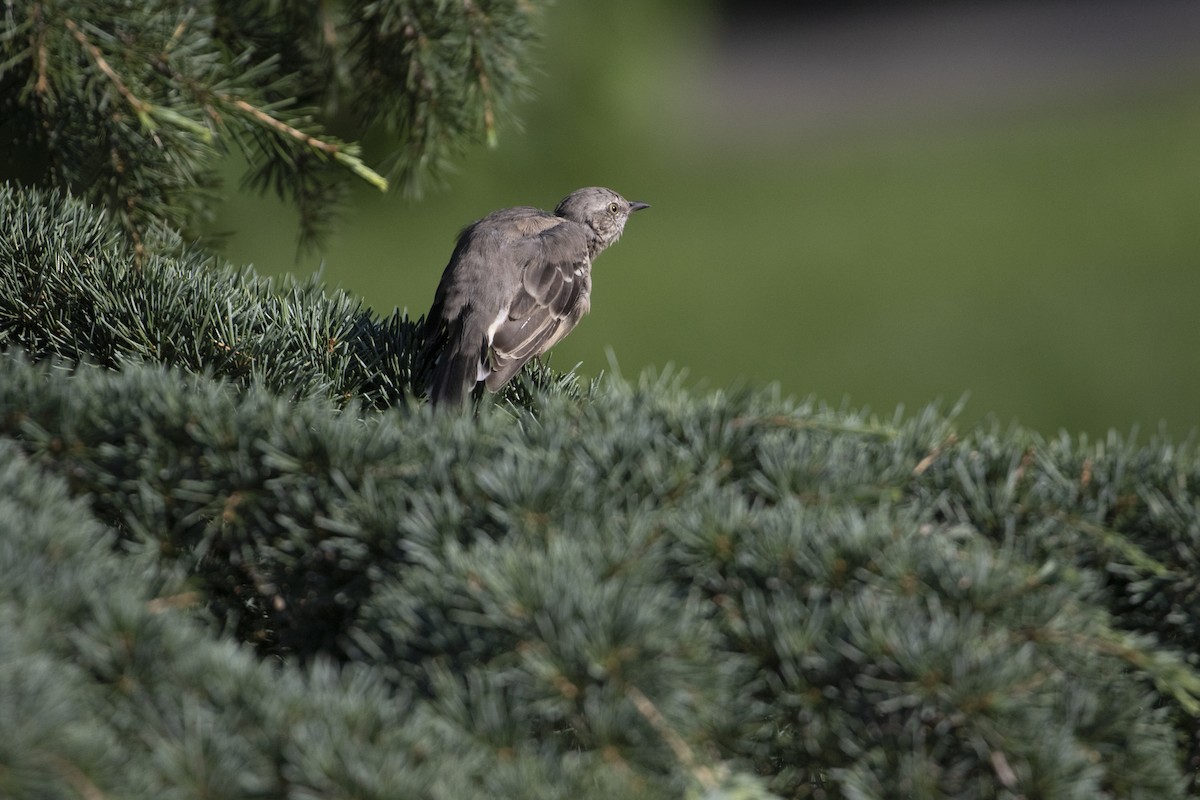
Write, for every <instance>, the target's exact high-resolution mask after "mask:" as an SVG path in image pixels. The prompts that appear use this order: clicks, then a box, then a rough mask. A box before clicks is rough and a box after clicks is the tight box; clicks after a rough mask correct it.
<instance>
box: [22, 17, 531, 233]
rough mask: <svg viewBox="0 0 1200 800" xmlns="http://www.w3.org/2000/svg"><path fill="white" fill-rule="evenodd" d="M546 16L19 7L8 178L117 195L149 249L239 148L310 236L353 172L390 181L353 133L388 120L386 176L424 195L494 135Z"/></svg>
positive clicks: (189, 213) (196, 207) (114, 202)
mask: <svg viewBox="0 0 1200 800" xmlns="http://www.w3.org/2000/svg"><path fill="white" fill-rule="evenodd" d="M536 17H537V11H536V8H535V6H534V5H533V4H532V3H530V2H527V1H526V0H468V1H467V2H462V3H444V2H438V3H434V2H417V1H414V0H382V1H381V0H370V1H369V2H368V1H367V0H344V1H343V2H334V3H331V2H317V0H307V1H306V2H289V3H282V2H275V1H274V0H248V1H247V0H237V1H236V2H228V1H227V0H212V1H211V2H188V3H178V2H167V0H147V1H143V2H117V3H113V2H104V3H96V2H89V0H22V1H21V2H9V3H6V4H5V7H4V9H3V13H2V14H0V137H2V138H0V141H2V143H3V147H2V148H0V149H2V150H4V151H6V152H5V154H4V156H2V157H0V158H2V159H3V160H0V177H4V178H10V179H11V178H14V177H16V178H20V179H22V180H25V181H27V182H31V183H36V184H40V185H45V186H55V187H63V188H69V189H71V190H72V191H74V192H76V193H78V194H81V195H84V196H86V197H87V198H89V199H90V200H92V201H93V202H97V203H102V204H104V205H106V206H107V207H108V208H109V209H110V210H111V212H112V213H113V214H114V215H115V217H116V219H117V220H119V222H120V223H121V225H122V227H123V229H124V230H125V231H126V233H127V234H129V235H130V236H131V237H132V240H133V242H134V244H135V247H136V248H137V250H138V253H139V256H141V255H144V254H145V253H146V252H147V251H149V250H152V249H153V247H151V246H150V245H151V244H152V242H153V241H155V240H156V238H155V239H150V238H148V237H150V236H151V235H152V234H153V235H156V234H157V233H158V232H159V231H161V229H162V227H163V226H166V227H167V228H170V229H190V228H192V226H194V224H195V223H196V222H197V221H198V220H199V219H201V218H203V215H204V214H205V212H206V208H205V204H206V203H207V202H208V201H209V200H210V199H211V197H212V195H213V192H214V190H215V189H216V188H217V186H218V182H219V176H218V170H217V167H218V163H219V160H220V159H221V157H222V156H223V155H224V154H225V153H226V152H228V151H229V150H232V149H236V150H237V151H239V152H240V153H241V154H242V155H243V156H244V157H245V159H246V161H247V163H248V165H249V172H248V174H247V176H246V181H247V182H248V183H249V184H251V185H253V186H255V187H258V188H260V189H272V190H274V191H275V192H277V193H278V194H279V195H280V196H283V197H288V198H290V199H291V200H293V201H294V202H295V204H296V205H297V207H298V208H299V210H300V216H301V235H302V237H303V238H305V239H309V238H311V237H312V236H314V235H316V234H318V233H320V232H321V230H322V229H323V228H324V227H325V226H326V225H327V224H328V223H329V221H330V218H331V215H332V213H333V210H334V208H335V207H336V203H335V202H334V201H335V200H336V199H337V197H338V195H339V193H340V191H341V189H342V187H343V185H344V180H343V178H344V177H345V176H346V175H350V174H353V175H357V176H358V177H359V178H361V179H363V180H366V181H367V182H369V183H371V184H373V185H375V186H377V187H379V188H386V187H387V180H386V179H385V178H384V177H383V176H382V175H380V174H379V173H378V172H376V171H375V170H374V169H372V168H371V167H369V166H368V165H367V164H366V163H365V161H364V160H363V155H362V152H361V148H360V147H359V145H357V144H355V143H354V142H353V141H349V139H358V138H362V137H363V136H364V135H366V134H367V133H368V132H369V131H372V130H377V131H380V132H381V133H382V134H383V135H381V136H376V137H374V138H375V139H377V140H380V141H386V145H385V153H384V154H381V156H382V160H383V161H384V162H385V165H384V170H385V171H386V172H388V173H389V174H391V175H392V176H393V177H394V178H398V179H399V181H400V184H401V186H402V187H403V188H405V189H406V190H409V191H415V190H417V189H418V188H419V187H420V185H421V184H422V182H423V181H425V180H426V179H428V178H429V177H430V176H434V177H436V176H437V174H438V173H439V172H440V170H442V169H444V167H445V164H446V162H447V160H448V159H449V158H450V157H452V156H453V155H455V154H456V153H457V152H459V151H461V150H462V148H463V147H465V146H466V145H468V144H470V143H474V142H482V141H487V142H489V143H494V142H495V140H496V136H497V127H498V125H499V124H500V121H501V120H503V119H505V118H506V117H507V115H508V111H509V109H510V107H511V105H512V103H513V101H514V100H515V99H516V98H517V97H519V96H520V95H521V94H522V92H523V91H524V89H525V86H526V77H525V76H526V74H527V72H528V71H529V64H528V61H529V49H530V45H531V43H532V41H533V37H534V29H535V26H536ZM331 131H338V132H340V135H335V134H334V133H332V132H331Z"/></svg>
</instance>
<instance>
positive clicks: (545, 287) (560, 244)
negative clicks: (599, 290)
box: [487, 223, 591, 391]
mask: <svg viewBox="0 0 1200 800" xmlns="http://www.w3.org/2000/svg"><path fill="white" fill-rule="evenodd" d="M590 291H591V279H590V262H589V260H588V252H587V238H586V234H585V232H584V231H583V229H582V227H581V226H578V225H573V224H569V223H568V224H562V225H557V226H555V227H553V228H550V229H549V230H546V231H543V232H541V233H540V234H539V235H538V236H537V246H536V247H534V248H532V249H531V252H530V258H529V260H528V261H527V262H526V264H525V267H524V269H523V271H522V274H521V284H520V287H519V288H518V289H517V291H516V293H515V295H514V296H513V298H512V301H511V303H510V304H509V306H508V316H507V317H506V318H505V319H503V320H501V321H500V324H499V325H498V326H497V327H496V329H495V332H494V335H493V336H492V344H491V367H492V371H491V373H490V374H489V375H488V377H487V387H488V389H490V390H492V391H496V390H497V389H499V388H500V387H501V386H503V385H504V384H505V383H507V382H508V380H509V379H510V378H511V377H512V376H513V375H515V374H516V372H517V370H519V369H520V368H521V367H522V366H523V365H524V364H525V362H526V361H528V360H529V359H531V358H533V357H534V356H537V355H541V354H542V353H544V352H546V350H548V349H549V348H550V347H551V345H553V344H555V343H556V342H558V341H559V340H560V339H562V338H563V337H564V336H566V335H567V333H568V332H570V330H571V329H572V328H574V327H575V324H576V323H577V322H579V319H580V317H582V316H583V315H584V314H585V313H586V312H587V309H588V304H589V299H588V294H589V292H590Z"/></svg>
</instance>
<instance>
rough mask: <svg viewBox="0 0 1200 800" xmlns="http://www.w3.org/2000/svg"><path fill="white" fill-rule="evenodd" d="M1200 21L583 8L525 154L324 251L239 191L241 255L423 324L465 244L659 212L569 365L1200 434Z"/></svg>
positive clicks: (401, 202)
mask: <svg viewBox="0 0 1200 800" xmlns="http://www.w3.org/2000/svg"><path fill="white" fill-rule="evenodd" d="M788 8H791V10H781V9H788ZM880 8H884V9H887V10H880ZM1198 9H1200V3H1195V2H1183V3H1181V2H1167V1H1165V0H1160V1H1156V2H1145V3H1139V2H1127V3H1117V2H1105V1H1104V0H1099V1H1098V2H1097V3H1093V4H1081V3H1070V2H1062V3H1059V2H1049V1H1048V2H1046V3H1041V4H1037V3H996V4H977V3H965V4H960V3H939V4H915V5H912V6H882V7H875V8H874V10H872V8H871V7H867V8H859V9H858V10H857V11H854V12H847V11H843V12H842V13H837V12H828V13H815V12H814V13H807V12H804V11H803V10H802V9H801V8H800V7H799V6H796V7H789V6H786V5H780V6H772V5H770V4H768V5H764V6H754V5H752V4H746V5H745V6H739V5H735V4H730V6H729V8H728V9H724V8H722V7H720V6H717V5H710V4H705V3H698V2H682V1H673V0H609V2H606V3H602V4H600V3H565V2H563V3H558V4H556V5H553V6H551V7H550V8H549V9H548V10H546V11H545V12H542V13H544V14H545V20H544V29H545V31H546V37H545V46H544V47H543V49H542V58H541V66H542V74H541V75H539V76H538V77H537V78H536V80H535V85H534V89H535V96H534V97H532V98H531V99H530V100H529V101H528V102H526V103H525V104H524V105H523V106H522V107H521V109H520V117H521V119H522V122H523V127H522V129H519V130H518V129H515V128H514V127H512V126H511V125H510V126H508V127H507V128H506V129H503V130H502V131H501V136H500V143H499V146H498V147H497V148H496V149H494V150H488V149H484V148H480V149H478V150H475V151H472V152H469V153H468V154H467V155H466V157H465V158H463V159H462V160H461V161H460V162H459V164H458V171H457V173H456V174H455V175H452V176H451V177H450V179H449V180H448V182H447V184H446V185H445V186H444V187H442V188H440V189H438V190H435V191H434V192H431V193H429V194H427V195H426V196H425V197H424V198H423V199H421V200H419V201H413V200H410V199H405V198H403V197H401V196H398V195H387V196H385V195H380V194H378V193H375V192H373V191H371V190H369V189H367V188H356V189H355V191H354V194H353V196H352V202H351V204H350V205H349V206H348V207H347V209H346V210H345V213H344V215H343V217H342V219H341V221H340V223H339V225H338V227H337V229H336V231H335V233H334V235H333V236H332V237H331V238H330V239H329V240H328V241H327V242H325V244H324V245H323V246H322V248H321V249H320V250H319V251H318V252H314V253H307V254H302V255H301V256H300V257H299V258H297V256H296V248H295V235H296V217H295V214H294V212H292V211H291V210H290V209H289V208H288V207H286V206H285V205H283V204H282V203H279V202H276V201H275V200H274V199H272V198H262V197H258V196H254V195H249V194H244V193H236V192H233V191H232V190H231V192H230V196H229V198H228V201H227V202H226V203H225V205H224V207H223V208H222V209H221V212H220V215H219V218H218V220H217V222H216V224H215V225H214V230H215V231H233V232H234V234H233V235H232V236H231V237H230V238H229V239H228V241H227V243H226V246H225V253H226V255H227V256H228V257H229V258H230V259H231V260H233V261H234V262H236V263H253V264H254V265H255V266H256V267H257V269H258V270H259V271H261V272H263V273H267V274H278V273H282V272H288V271H290V272H296V273H300V274H307V273H310V272H312V271H313V270H315V269H318V268H321V269H322V274H323V276H324V279H325V281H326V282H327V283H328V284H329V285H331V286H335V287H340V288H344V289H347V290H349V291H351V292H354V293H356V294H359V295H362V296H363V297H364V298H365V299H366V302H367V303H368V304H369V305H371V306H373V307H374V308H375V309H376V310H377V311H379V312H380V313H387V312H388V311H390V309H391V308H392V307H394V306H398V307H400V308H406V309H407V310H408V312H409V313H410V315H412V316H414V317H415V316H419V315H421V314H423V313H424V312H425V311H426V309H427V308H428V305H429V302H430V300H431V299H432V297H433V291H434V288H435V287H436V285H437V281H438V278H439V277H440V274H441V271H442V268H443V267H444V266H445V263H446V260H447V258H448V257H449V255H450V251H451V249H452V247H453V242H454V237H455V236H456V234H457V232H458V231H459V229H460V228H461V227H462V226H463V225H465V224H466V223H469V222H471V221H472V220H475V219H477V218H479V217H480V216H482V215H484V214H486V213H487V212H489V211H491V210H493V209H495V208H500V207H504V206H510V205H525V204H530V205H539V206H542V207H544V208H550V207H553V205H554V204H555V203H556V202H557V201H558V199H559V198H560V197H561V196H562V195H564V194H566V193H567V192H568V191H570V190H572V189H575V188H577V187H579V186H585V185H593V184H599V185H606V186H610V187H612V188H614V189H616V190H618V191H620V192H622V193H623V194H625V196H626V197H629V198H631V199H636V200H643V201H646V202H649V203H651V204H652V206H653V208H651V209H650V210H649V211H646V212H644V213H643V214H639V215H638V216H637V217H635V218H634V219H633V220H632V221H631V222H630V225H629V226H628V228H627V229H626V233H625V236H624V238H623V239H622V241H621V242H620V243H619V244H618V245H617V246H616V247H614V248H613V249H612V250H610V251H609V252H607V253H606V254H605V255H604V256H603V257H602V258H601V259H600V260H599V262H598V264H597V266H596V269H595V273H594V281H595V288H594V290H593V306H592V307H593V310H592V313H591V315H590V316H589V317H588V318H587V319H586V320H585V321H584V322H583V323H582V324H581V325H580V326H579V328H577V329H576V331H575V332H574V333H573V334H572V335H571V336H570V337H569V338H568V339H567V340H566V341H565V342H564V343H562V344H560V345H559V346H558V347H557V348H556V349H555V351H554V353H553V359H552V363H553V364H554V365H555V366H556V367H558V368H560V369H567V368H570V367H572V366H574V365H575V364H576V363H579V364H580V367H579V369H580V371H581V372H582V373H584V374H585V375H595V374H598V373H600V372H603V371H606V370H608V369H609V366H610V365H609V359H608V356H607V355H606V351H607V349H608V348H611V350H612V351H613V353H614V355H615V359H616V363H617V364H618V365H619V369H620V371H621V372H622V373H624V374H626V375H635V374H637V373H639V372H640V371H641V370H642V369H644V368H645V367H647V366H656V367H658V368H662V367H664V366H665V365H668V364H671V365H674V366H677V367H683V368H685V369H686V370H687V373H688V375H689V376H690V380H692V381H694V382H696V383H697V384H699V385H701V386H704V387H724V386H728V385H733V384H746V383H749V384H751V385H759V384H765V383H769V382H778V383H779V384H780V385H781V386H782V388H783V390H784V391H785V392H787V393H791V394H797V395H809V394H815V395H816V396H818V397H820V398H821V399H824V400H827V401H829V402H833V403H837V402H840V401H841V400H842V399H843V398H848V399H849V400H850V401H851V402H852V403H853V404H855V405H869V406H870V407H872V408H874V409H876V410H878V411H881V412H884V413H890V411H891V410H892V409H894V408H895V407H896V406H897V405H901V404H903V405H904V406H905V407H908V408H914V407H918V406H921V405H924V404H925V403H927V402H930V401H933V400H937V399H942V400H944V401H947V402H948V403H949V402H953V401H955V400H957V399H958V398H959V397H960V396H962V395H963V394H964V393H965V392H969V393H970V400H969V402H968V404H967V410H966V413H965V418H966V420H967V421H974V420H976V419H979V418H981V417H983V416H985V415H992V416H995V417H997V418H998V419H1000V420H1001V421H1002V422H1005V423H1007V422H1010V421H1018V422H1020V423H1021V424H1023V425H1026V426H1028V427H1031V428H1034V429H1037V430H1041V431H1043V432H1046V433H1054V432H1055V431H1057V430H1059V429H1066V430H1068V431H1070V432H1072V433H1078V432H1087V433H1090V434H1100V433H1103V432H1104V431H1106V430H1107V429H1109V428H1116V429H1118V430H1120V431H1123V432H1124V431H1128V430H1129V429H1130V428H1131V427H1132V426H1134V425H1139V426H1140V427H1141V428H1142V429H1143V430H1146V429H1153V428H1155V427H1157V426H1158V424H1159V423H1160V422H1161V423H1165V424H1166V426H1167V428H1168V430H1169V431H1170V432H1171V433H1172V434H1175V435H1179V434H1184V433H1187V432H1188V431H1190V430H1191V429H1193V428H1194V427H1195V426H1196V425H1197V423H1198V422H1200V403H1198V402H1197V401H1198V398H1200V368H1198V367H1200V364H1198V358H1197V355H1198V353H1200V320H1198V315H1197V301H1198V300H1200V13H1197V10H1198ZM809 11H810V12H811V11H812V10H811V9H809ZM230 174H231V176H236V174H237V173H236V165H231V172H230ZM230 186H231V187H234V186H236V177H233V179H232V180H231V181H230ZM322 265H323V266H322Z"/></svg>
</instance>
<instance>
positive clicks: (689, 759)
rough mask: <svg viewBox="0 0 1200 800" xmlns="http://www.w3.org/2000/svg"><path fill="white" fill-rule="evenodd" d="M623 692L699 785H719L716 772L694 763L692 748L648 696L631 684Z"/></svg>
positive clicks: (706, 787)
mask: <svg viewBox="0 0 1200 800" xmlns="http://www.w3.org/2000/svg"><path fill="white" fill-rule="evenodd" d="M625 694H626V696H628V697H629V699H630V700H631V701H633V705H634V708H636V709H637V710H638V713H639V714H641V715H642V716H643V717H644V718H645V719H646V722H649V723H650V727H651V728H654V730H655V731H657V732H658V735H659V736H661V737H662V738H663V741H665V742H666V743H667V746H668V747H670V748H671V750H672V751H674V753H675V757H676V758H677V759H679V763H680V764H683V766H684V767H686V768H687V769H688V770H689V771H690V772H691V773H692V774H693V775H695V776H696V780H698V781H700V785H701V786H703V787H704V788H705V790H707V791H712V790H714V789H716V788H717V787H718V786H719V785H720V781H719V780H717V776H716V774H715V773H714V772H713V771H712V769H710V768H709V767H706V766H704V765H702V764H698V763H696V755H695V754H694V753H693V752H692V748H691V747H688V743H687V742H685V741H684V740H683V737H682V736H680V735H679V734H678V733H676V732H675V729H674V728H672V727H671V726H670V724H669V723H668V722H667V720H666V719H665V718H664V717H663V715H662V712H661V711H659V710H658V708H657V707H656V706H655V705H654V703H652V702H651V701H650V698H649V697H646V695H645V694H643V693H642V690H641V689H639V688H637V687H636V686H633V685H628V686H626V687H625Z"/></svg>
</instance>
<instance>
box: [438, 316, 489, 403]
mask: <svg viewBox="0 0 1200 800" xmlns="http://www.w3.org/2000/svg"><path fill="white" fill-rule="evenodd" d="M449 328H450V329H449V331H447V332H446V333H447V335H446V336H445V337H444V338H445V339H446V340H447V342H446V346H445V348H444V349H443V350H442V353H441V355H440V356H439V357H438V361H437V364H436V365H435V366H434V368H433V378H432V379H431V380H430V383H429V402H431V403H432V404H433V405H434V406H461V405H462V404H463V403H465V402H466V400H467V397H468V396H469V395H470V394H471V391H472V390H473V389H474V388H475V385H476V384H477V383H479V366H480V363H481V362H482V359H483V341H484V338H483V336H482V335H481V334H477V335H472V334H471V333H470V332H469V331H466V330H464V326H463V324H462V320H461V319H460V320H455V321H454V322H453V323H451V324H450V326H449Z"/></svg>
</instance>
